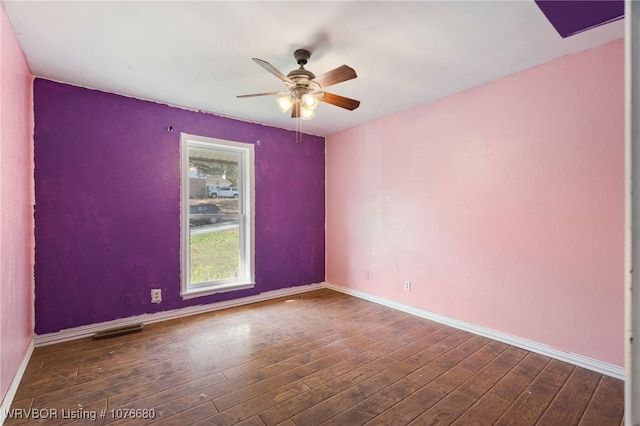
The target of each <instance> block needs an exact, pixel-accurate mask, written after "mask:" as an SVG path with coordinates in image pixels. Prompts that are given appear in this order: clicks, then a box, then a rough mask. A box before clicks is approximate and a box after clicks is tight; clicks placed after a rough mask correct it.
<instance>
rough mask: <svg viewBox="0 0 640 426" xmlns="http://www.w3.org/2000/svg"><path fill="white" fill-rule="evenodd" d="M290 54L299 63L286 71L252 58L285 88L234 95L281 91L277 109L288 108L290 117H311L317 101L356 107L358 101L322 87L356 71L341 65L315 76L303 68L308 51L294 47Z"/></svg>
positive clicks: (307, 118)
mask: <svg viewBox="0 0 640 426" xmlns="http://www.w3.org/2000/svg"><path fill="white" fill-rule="evenodd" d="M293 57H294V58H295V59H296V61H297V62H298V65H300V68H298V69H295V70H293V71H291V72H290V73H289V74H287V75H284V74H283V73H281V72H280V71H278V69H276V67H274V66H273V65H271V64H270V63H269V62H267V61H263V60H262V59H258V58H252V60H253V61H254V62H255V63H257V64H258V65H260V66H261V67H262V68H264V69H266V70H267V71H269V72H270V73H271V74H273V75H275V76H276V77H278V78H279V79H280V80H281V81H282V82H283V83H284V84H285V86H287V90H286V91H279V92H267V93H254V94H251V95H239V96H237V97H238V98H249V97H253V96H268V95H285V96H282V97H279V98H278V99H277V101H276V102H277V104H278V107H279V108H280V110H281V111H282V112H283V113H284V112H287V111H288V110H289V108H291V117H292V118H298V117H300V118H302V119H303V120H309V119H311V118H313V116H314V115H315V112H314V111H313V110H314V109H315V108H316V106H317V105H318V101H322V102H325V103H328V104H331V105H335V106H338V107H340V108H345V109H348V110H350V111H353V110H354V109H356V108H358V106H359V105H360V101H356V100H355V99H350V98H345V97H344V96H340V95H334V94H333V93H329V92H325V90H324V88H325V87H329V86H332V85H334V84H338V83H342V82H343V81H347V80H351V79H354V78H356V77H357V75H356V72H355V70H354V69H353V68H351V67H349V66H347V65H342V66H339V67H338V68H336V69H334V70H331V71H329V72H326V73H324V74H322V75H319V76H317V77H316V75H315V74H314V73H312V72H311V71H308V70H306V69H305V68H304V66H305V65H306V64H307V61H308V60H309V58H310V57H311V52H309V51H308V50H306V49H298V50H296V51H295V52H294V53H293Z"/></svg>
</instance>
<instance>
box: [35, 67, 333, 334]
mask: <svg viewBox="0 0 640 426" xmlns="http://www.w3.org/2000/svg"><path fill="white" fill-rule="evenodd" d="M34 113H35V136H34V139H35V141H34V144H35V148H34V149H35V153H34V156H35V187H36V188H35V191H36V195H35V197H36V207H35V239H36V262H35V280H36V284H35V296H36V297H35V315H36V325H35V331H36V333H37V334H44V333H51V332H56V331H59V330H63V329H67V328H71V327H77V326H82V325H88V324H94V323H99V322H103V321H108V320H113V319H118V318H126V317H130V316H134V315H140V314H145V313H153V312H157V311H164V310H171V309H177V308H182V307H186V306H190V305H198V304H206V303H213V302H218V301H223V300H229V299H234V298H239V297H245V296H249V295H253V294H258V293H262V292H266V291H270V290H277V289H281V288H287V287H293V286H299V285H305V284H311V283H317V282H322V281H324V259H325V243H324V238H325V237H324V223H325V220H324V219H325V213H324V212H325V204H324V199H325V196H324V194H325V141H324V138H322V137H318V136H311V135H304V137H303V141H302V142H300V143H296V142H295V135H294V132H292V131H288V130H283V129H277V128H273V127H268V126H263V125H259V124H254V123H247V122H243V121H238V120H233V119H230V118H225V117H219V116H216V115H212V114H206V113H199V112H194V111H188V110H184V109H180V108H175V107H170V106H167V105H163V104H158V103H154V102H148V101H141V100H137V99H132V98H127V97H123V96H119V95H114V94H110V93H104V92H99V91H95V90H89V89H84V88H79V87H74V86H70V85H66V84H61V83H55V82H52V81H48V80H43V79H36V80H35V81H34ZM169 126H172V127H173V131H172V132H170V131H168V129H167V128H168V127H169ZM181 132H184V133H189V134H195V135H201V136H207V137H215V138H220V139H228V140H234V141H238V142H246V143H252V144H255V143H256V141H258V140H260V144H259V145H256V147H255V159H256V168H255V176H256V177H255V179H256V182H255V187H256V200H255V216H256V217H255V226H256V230H255V249H256V253H255V264H256V286H255V288H254V289H250V290H243V291H237V292H230V293H222V294H218V295H212V296H208V297H202V298H197V299H191V300H187V301H183V300H182V298H181V297H180V133H181ZM151 288H161V289H162V293H163V300H162V303H161V304H158V305H155V304H151V303H150V289H151ZM126 297H130V298H133V302H134V303H133V305H132V306H125V298H126Z"/></svg>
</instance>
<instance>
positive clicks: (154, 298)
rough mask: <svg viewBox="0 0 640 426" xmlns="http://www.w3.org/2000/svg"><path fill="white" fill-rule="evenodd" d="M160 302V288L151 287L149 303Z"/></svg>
mask: <svg viewBox="0 0 640 426" xmlns="http://www.w3.org/2000/svg"><path fill="white" fill-rule="evenodd" d="M160 302H162V289H159V288H152V289H151V303H160Z"/></svg>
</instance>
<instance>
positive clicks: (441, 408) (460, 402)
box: [409, 391, 476, 426]
mask: <svg viewBox="0 0 640 426" xmlns="http://www.w3.org/2000/svg"><path fill="white" fill-rule="evenodd" d="M475 402H476V399H475V398H473V397H471V396H469V395H467V394H466V393H464V392H459V391H453V392H451V393H449V394H447V396H445V397H444V398H443V399H442V400H440V401H439V402H438V403H437V404H436V405H434V406H433V407H432V408H430V409H429V410H427V411H425V412H424V413H422V414H421V415H420V416H418V418H417V419H415V420H414V421H412V422H411V423H409V425H411V426H417V425H433V426H436V425H440V426H449V425H450V424H451V423H453V422H454V421H455V420H456V419H457V418H458V417H460V415H461V414H462V413H464V412H465V411H467V410H468V409H469V407H471V406H472V405H473V404H474V403H475Z"/></svg>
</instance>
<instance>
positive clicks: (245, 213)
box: [180, 133, 255, 299]
mask: <svg viewBox="0 0 640 426" xmlns="http://www.w3.org/2000/svg"><path fill="white" fill-rule="evenodd" d="M189 148H197V149H204V150H206V149H213V150H223V151H231V152H233V153H235V154H237V155H238V156H239V158H240V160H239V161H238V177H239V179H238V194H239V198H238V203H239V212H238V214H239V216H240V217H239V226H240V270H239V271H238V277H237V279H227V280H219V281H212V282H206V283H198V284H191V283H190V271H191V268H190V226H189ZM180 157H181V161H180V166H181V191H180V192H181V195H180V281H181V284H180V294H181V296H182V298H183V299H192V298H195V297H201V296H208V295H211V294H215V293H223V292H228V291H234V290H243V289H247V288H253V287H254V286H255V254H254V252H255V250H254V229H255V226H254V200H255V185H254V176H255V163H254V157H255V156H254V146H253V145H252V144H248V143H241V142H234V141H228V140H223V139H215V138H208V137H204V136H196V135H189V134H186V133H182V134H181V135H180Z"/></svg>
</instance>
